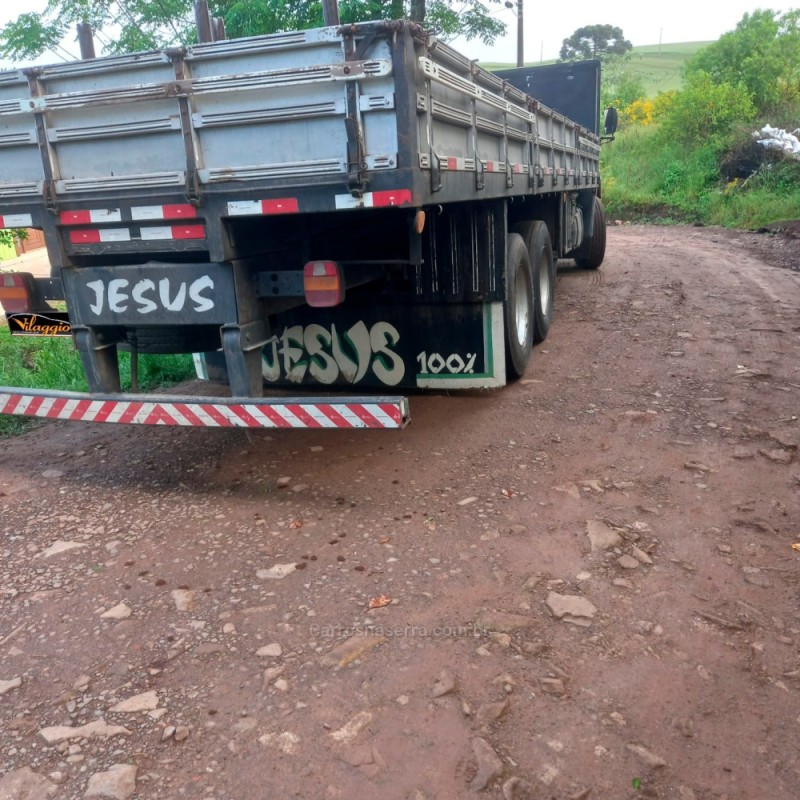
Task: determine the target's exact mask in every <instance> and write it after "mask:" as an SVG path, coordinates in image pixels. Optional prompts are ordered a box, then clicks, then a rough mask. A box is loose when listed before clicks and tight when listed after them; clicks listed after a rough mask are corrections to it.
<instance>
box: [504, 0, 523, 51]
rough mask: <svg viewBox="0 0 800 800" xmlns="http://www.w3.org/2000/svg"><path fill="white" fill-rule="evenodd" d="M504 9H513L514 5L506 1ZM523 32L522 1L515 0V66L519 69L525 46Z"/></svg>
mask: <svg viewBox="0 0 800 800" xmlns="http://www.w3.org/2000/svg"><path fill="white" fill-rule="evenodd" d="M505 6H506V8H514V4H513V3H512V2H511V0H506V3H505ZM524 32H525V29H524V27H523V24H522V0H517V66H518V67H521V66H522V65H523V62H524V61H525V58H524V55H525V46H524V44H523V41H524V35H523V34H524Z"/></svg>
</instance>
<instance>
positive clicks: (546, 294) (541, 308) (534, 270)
mask: <svg viewBox="0 0 800 800" xmlns="http://www.w3.org/2000/svg"><path fill="white" fill-rule="evenodd" d="M514 231H515V232H516V233H518V234H519V235H520V236H522V239H523V241H524V242H525V246H526V247H527V248H528V256H529V258H530V262H531V276H532V278H533V341H534V344H538V343H539V342H543V341H544V340H545V339H546V338H547V332H548V331H549V330H550V323H551V322H552V320H553V308H554V301H555V293H556V260H555V258H553V245H552V243H551V241H550V232H549V231H548V230H547V225H546V224H545V223H544V222H541V221H540V220H537V221H535V222H522V223H520V224H519V225H517V226H516V227H515V228H514Z"/></svg>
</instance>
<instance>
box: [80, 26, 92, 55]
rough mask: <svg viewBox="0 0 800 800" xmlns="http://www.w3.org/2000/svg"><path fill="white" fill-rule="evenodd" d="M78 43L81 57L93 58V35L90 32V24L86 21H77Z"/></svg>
mask: <svg viewBox="0 0 800 800" xmlns="http://www.w3.org/2000/svg"><path fill="white" fill-rule="evenodd" d="M78 44H79V45H80V48H81V58H82V59H84V60H85V59H87V58H95V54H94V36H93V34H92V26H91V25H90V24H89V23H88V22H79V23H78Z"/></svg>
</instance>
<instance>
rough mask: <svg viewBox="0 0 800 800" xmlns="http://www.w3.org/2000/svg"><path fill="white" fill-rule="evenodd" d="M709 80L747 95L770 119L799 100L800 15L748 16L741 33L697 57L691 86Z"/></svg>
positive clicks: (726, 37) (737, 30)
mask: <svg viewBox="0 0 800 800" xmlns="http://www.w3.org/2000/svg"><path fill="white" fill-rule="evenodd" d="M698 74H705V75H708V76H709V77H710V79H711V80H713V81H714V82H715V83H717V84H723V83H724V84H728V85H730V86H737V87H740V89H743V90H744V91H746V92H747V93H748V94H749V96H750V99H751V100H752V102H753V104H754V105H755V107H756V108H757V109H758V110H760V111H762V112H766V113H770V112H772V111H774V110H776V109H780V108H781V107H785V106H786V105H787V104H792V103H793V102H796V101H797V100H798V98H800V10H797V9H795V10H792V11H789V12H787V13H785V14H780V13H779V12H776V11H769V10H760V11H754V12H753V13H752V14H745V15H744V16H743V17H742V19H741V20H740V21H739V23H738V24H737V25H736V28H735V29H734V30H732V31H729V32H728V33H724V34H723V35H722V36H721V37H720V38H719V39H718V40H717V41H716V42H714V43H713V44H710V45H708V47H704V48H703V49H702V50H700V51H699V52H697V53H696V54H695V55H694V56H693V57H692V58H691V59H690V60H689V62H688V63H687V65H686V77H687V80H691V78H692V77H693V76H695V75H698Z"/></svg>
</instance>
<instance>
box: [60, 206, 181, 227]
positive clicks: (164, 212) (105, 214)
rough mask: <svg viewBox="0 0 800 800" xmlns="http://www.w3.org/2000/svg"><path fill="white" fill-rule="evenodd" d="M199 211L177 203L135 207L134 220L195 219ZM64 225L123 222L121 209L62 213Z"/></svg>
mask: <svg viewBox="0 0 800 800" xmlns="http://www.w3.org/2000/svg"><path fill="white" fill-rule="evenodd" d="M195 217H197V209H196V208H195V207H194V206H192V205H189V204H188V203H175V204H172V205H170V204H167V205H160V206H133V207H132V208H131V219H132V220H137V221H138V220H147V219H194V218H195ZM58 221H59V222H60V223H61V224H62V225H90V224H92V223H94V224H98V223H101V222H122V210H121V209H119V208H87V209H80V210H78V211H62V212H61V213H60V214H59V215H58Z"/></svg>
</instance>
